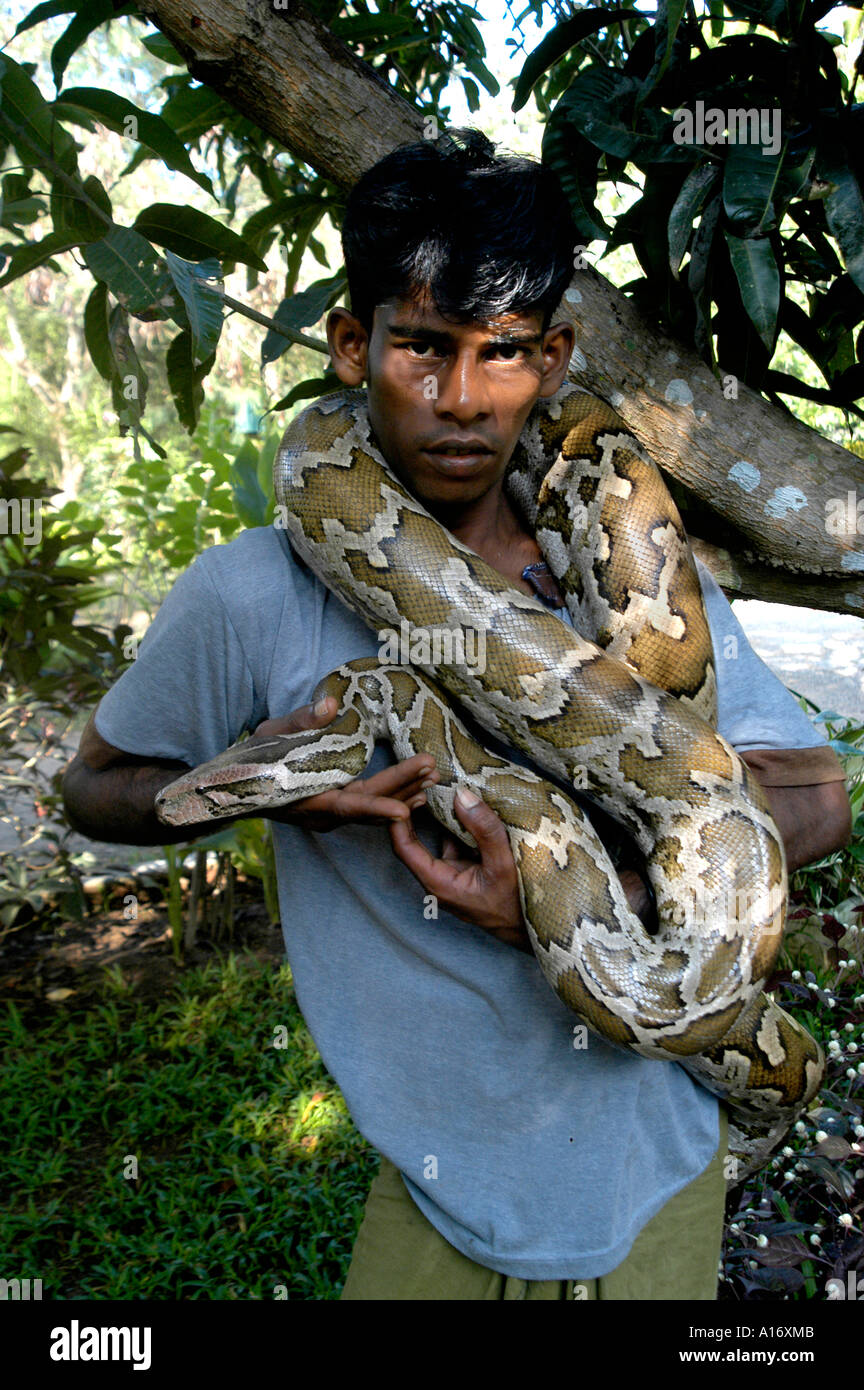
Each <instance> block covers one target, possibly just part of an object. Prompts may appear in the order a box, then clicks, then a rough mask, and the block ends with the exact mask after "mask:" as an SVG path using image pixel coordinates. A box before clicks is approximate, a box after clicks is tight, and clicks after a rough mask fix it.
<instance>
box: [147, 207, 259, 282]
mask: <svg viewBox="0 0 864 1390" xmlns="http://www.w3.org/2000/svg"><path fill="white" fill-rule="evenodd" d="M134 226H135V230H136V231H138V232H140V233H141V235H142V236H146V237H147V239H148V241H155V243H156V245H157V246H167V247H168V249H169V251H173V252H174V254H175V255H176V256H182V257H183V259H184V260H186V261H194V262H197V261H204V260H207V259H208V258H210V257H211V256H216V257H218V259H219V260H231V261H240V262H242V264H243V265H251V266H254V267H255V269H256V270H266V269H267V266H266V264H265V262H264V261H262V259H261V257H260V256H259V255H257V254H256V252H254V251H252V250H250V248H249V247H248V246H247V245H246V242H245V241H244V240H243V238H242V237H241V236H238V235H237V233H236V232H233V231H232V230H231V228H230V227H226V226H224V224H223V223H222V222H217V221H216V219H215V218H214V217H208V215H207V213H206V212H198V210H197V209H196V208H190V207H181V206H178V205H177V204H174V203H153V204H151V206H150V207H149V208H145V209H144V211H143V212H140V213H139V214H138V216H137V217H136V218H135V222H134Z"/></svg>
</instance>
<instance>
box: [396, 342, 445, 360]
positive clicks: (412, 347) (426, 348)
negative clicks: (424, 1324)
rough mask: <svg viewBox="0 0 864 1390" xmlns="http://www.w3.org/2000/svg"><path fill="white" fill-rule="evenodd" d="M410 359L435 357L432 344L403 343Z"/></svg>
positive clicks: (435, 353)
mask: <svg viewBox="0 0 864 1390" xmlns="http://www.w3.org/2000/svg"><path fill="white" fill-rule="evenodd" d="M402 346H403V348H407V349H408V351H409V352H410V354H411V356H412V357H437V355H438V354H437V352H436V349H435V344H434V343H403V344H402Z"/></svg>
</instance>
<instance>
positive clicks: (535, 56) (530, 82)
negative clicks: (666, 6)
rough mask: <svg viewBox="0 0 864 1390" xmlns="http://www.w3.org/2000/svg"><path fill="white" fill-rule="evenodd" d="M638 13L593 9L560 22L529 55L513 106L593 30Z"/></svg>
mask: <svg viewBox="0 0 864 1390" xmlns="http://www.w3.org/2000/svg"><path fill="white" fill-rule="evenodd" d="M637 17H638V16H636V15H635V14H634V11H633V10H623V9H618V10H607V9H592V10H587V11H583V13H581V14H577V15H574V16H573V18H572V19H565V20H564V21H563V22H562V23H561V24H556V26H555V28H554V29H553V30H552V31H551V32H550V33H548V34H547V35H546V37H545V38H544V39H543V41H542V43H540V44H538V46H537V47H536V48H535V49H534V50H533V51H532V52H531V53H529V55H528V57H527V58H526V60H525V63H524V66H523V68H522V71H521V72H520V74H519V79H518V81H517V83H516V87H515V89H514V94H513V106H512V108H511V109H512V110H513V111H520V110H521V109H522V107H523V106H524V105H525V103H526V101H527V100H528V98H529V96H530V95H531V93H532V91H533V90H534V88H535V86H536V85H537V83H538V82H539V80H540V78H541V77H542V76H543V74H544V72H548V70H549V68H551V67H552V64H553V63H557V61H558V59H559V58H563V56H564V54H565V53H568V52H569V51H570V49H571V48H575V47H576V45H577V44H578V43H581V42H582V40H583V39H586V38H587V37H588V36H589V34H596V33H597V31H598V30H599V29H607V28H608V27H609V25H610V24H620V22H621V20H622V19H630V20H632V19H634V18H637Z"/></svg>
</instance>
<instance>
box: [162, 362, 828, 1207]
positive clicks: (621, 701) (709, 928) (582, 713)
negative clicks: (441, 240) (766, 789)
mask: <svg viewBox="0 0 864 1390" xmlns="http://www.w3.org/2000/svg"><path fill="white" fill-rule="evenodd" d="M507 486H508V488H509V491H510V495H511V496H512V498H513V499H514V502H515V504H516V505H517V506H518V507H519V508H520V509H521V511H522V512H523V514H524V516H525V518H526V521H527V522H528V523H529V524H530V525H531V526H532V527H533V529H534V533H535V535H536V538H537V541H538V543H539V545H540V547H541V550H542V551H543V553H544V555H545V556H546V559H547V562H548V564H549V566H550V568H551V569H552V571H553V573H554V574H555V576H556V578H557V579H558V581H559V583H560V584H561V587H562V589H563V591H564V594H565V596H566V600H567V604H568V608H569V611H570V613H571V616H572V619H573V623H574V627H575V631H574V630H572V629H570V628H569V627H568V626H567V625H566V624H565V623H563V622H562V621H561V619H560V618H558V617H556V616H555V615H554V614H553V613H551V612H550V611H549V610H548V608H546V607H545V606H544V605H543V604H542V603H541V602H539V601H538V600H537V599H534V598H532V597H529V596H528V595H526V594H523V593H521V592H520V591H518V590H516V589H514V588H512V587H511V586H510V585H509V584H508V582H507V581H506V579H505V578H504V577H503V576H502V575H500V574H499V573H498V572H497V571H496V570H494V569H492V568H491V567H490V566H489V565H487V564H486V563H485V562H484V561H483V560H481V559H480V558H479V557H478V556H477V555H476V554H474V553H473V552H472V551H470V550H468V549H467V548H466V547H465V546H464V545H462V544H461V543H460V542H459V541H457V540H456V539H455V538H454V537H453V536H452V535H451V534H450V533H449V532H447V531H446V530H444V528H443V527H442V526H441V525H440V524H439V523H438V522H437V521H436V520H434V519H433V518H432V517H431V516H430V515H429V514H428V513H427V512H426V510H425V509H424V507H423V506H422V505H421V503H420V502H419V501H418V500H417V499H416V498H414V497H413V496H412V495H411V494H410V493H409V492H408V491H407V490H406V488H405V487H404V486H403V485H402V483H401V482H400V481H399V480H398V479H397V478H396V476H395V475H394V474H393V473H392V472H391V470H390V469H389V467H388V466H387V464H386V463H385V461H384V459H383V458H382V457H381V455H380V452H379V451H378V448H377V446H376V444H375V441H374V438H373V436H372V434H371V430H370V426H369V420H368V415H367V413H366V409H365V396H364V394H363V393H362V392H356V391H355V392H348V391H346V392H340V393H338V394H337V395H334V396H329V397H325V398H324V399H322V400H320V401H319V402H318V403H316V404H315V405H313V406H312V407H310V408H309V409H307V410H306V411H304V412H303V413H302V414H301V415H300V416H299V417H298V418H297V419H296V420H295V421H294V422H293V423H292V424H291V425H290V426H289V428H288V430H287V432H286V434H285V437H284V439H283V441H282V444H281V447H280V449H279V451H278V453H277V456H276V461H275V487H276V496H277V501H278V503H279V507H280V520H281V523H282V524H284V525H286V526H287V528H288V531H289V534H290V538H291V541H292V543H293V545H294V547H295V549H296V550H297V552H298V553H299V554H300V555H301V556H302V557H303V558H304V560H305V561H306V562H307V563H308V564H309V565H310V566H311V568H312V570H313V571H314V572H315V573H316V574H317V575H318V576H319V578H320V579H321V580H322V581H323V582H324V583H325V584H326V585H327V586H328V587H329V588H330V589H331V590H332V591H333V592H334V593H336V594H338V595H339V597H340V598H342V599H343V600H344V601H345V602H346V603H347V604H348V606H349V607H350V608H352V609H353V610H354V611H355V612H357V613H358V614H359V615H360V616H361V617H362V618H363V619H364V620H365V621H366V622H368V623H369V624H370V625H371V626H372V627H373V628H375V629H376V630H380V629H382V628H385V627H386V628H388V629H391V630H399V629H400V624H404V622H407V624H408V632H409V634H410V644H409V650H410V654H411V659H412V662H413V663H414V664H412V665H411V666H405V665H399V664H393V663H390V664H388V663H383V664H381V663H379V662H376V661H375V660H365V659H364V660H360V661H352V662H349V663H348V664H347V665H345V666H342V667H340V668H339V669H338V670H337V671H334V672H332V673H331V674H330V675H329V676H327V677H326V678H325V679H324V680H323V681H322V682H321V683H320V684H319V686H318V689H317V690H316V692H315V698H318V697H319V696H321V695H322V694H330V695H333V696H335V697H336V699H337V701H338V704H339V710H338V714H337V717H336V718H335V719H334V720H333V722H332V723H331V724H330V725H329V726H327V728H326V729H324V730H323V731H312V732H306V733H301V734H296V735H291V736H282V737H275V738H274V737H270V738H259V739H252V740H250V741H247V742H241V743H240V744H236V745H235V746H234V747H233V748H230V749H228V751H227V752H225V753H223V754H221V755H220V756H219V757H217V758H214V759H213V760H212V761H211V762H209V763H206V764H204V765H203V766H202V767H200V768H196V769H194V770H193V771H192V772H190V773H188V774H186V775H184V776H183V777H181V778H179V779H177V780H176V781H175V782H174V783H172V784H171V785H170V786H169V787H167V788H165V790H164V791H163V792H162V793H161V794H160V796H159V798H158V801H157V810H158V813H159V815H160V816H161V818H162V819H163V820H164V821H166V822H168V823H170V824H173V825H182V824H194V823H198V822H203V821H207V820H216V819H218V818H220V817H222V816H230V815H236V814H237V812H238V811H239V810H243V811H244V812H247V813H249V812H254V811H256V810H262V811H263V810H267V809H268V808H274V807H276V806H279V805H285V804H287V803H289V802H291V801H294V800H297V799H298V798H301V797H305V796H309V795H312V794H314V793H315V792H319V791H324V790H328V789H330V788H333V787H337V786H341V785H344V784H345V783H347V782H348V781H350V780H352V779H353V778H355V777H357V776H358V775H359V774H360V773H361V772H362V771H363V769H364V768H365V766H366V764H367V762H368V759H369V757H370V756H371V752H372V748H373V745H374V742H375V740H376V738H380V737H384V738H387V739H389V740H390V742H391V743H392V745H393V748H394V750H395V752H396V755H397V756H398V757H399V758H407V757H410V756H412V755H413V754H414V753H419V752H428V753H431V754H432V755H433V756H434V758H435V762H436V765H437V768H438V771H439V773H440V775H441V779H440V784H439V785H438V786H435V787H433V788H431V790H429V792H428V793H427V796H428V801H429V804H430V807H431V809H432V811H433V812H434V814H435V815H436V816H437V818H438V819H439V821H441V823H442V824H443V825H445V826H446V828H447V829H448V830H449V831H451V832H452V833H454V834H456V835H458V836H459V837H460V838H461V839H463V840H465V841H467V842H469V843H471V840H470V836H468V835H467V834H466V832H465V830H464V829H463V827H462V826H461V823H460V822H459V821H458V820H457V819H456V817H455V815H454V812H453V797H454V793H455V790H456V787H457V786H458V785H459V784H463V785H467V786H469V787H471V788H473V789H474V790H476V791H477V792H479V793H480V794H481V795H482V797H483V799H484V800H485V801H486V802H487V804H488V805H490V806H492V808H493V809H494V810H495V811H496V812H497V813H498V814H499V815H500V816H501V817H502V819H503V820H504V822H505V824H506V825H507V828H508V834H509V837H510V843H511V847H512V850H513V854H514V858H515V860H516V864H517V868H518V872H519V882H520V893H521V898H522V904H523V910H524V915H525V920H526V923H527V926H528V932H529V936H530V939H531V943H532V946H533V948H534V952H535V955H536V957H537V959H538V961H539V963H540V965H541V967H542V969H543V971H544V973H545V975H546V977H547V979H548V981H549V983H550V984H551V985H552V987H553V988H554V989H555V991H556V993H557V994H558V996H559V998H560V999H562V1000H563V1001H564V1002H565V1003H566V1004H567V1005H568V1006H569V1007H570V1008H571V1009H573V1010H574V1011H575V1012H576V1014H577V1015H578V1016H579V1017H580V1018H581V1019H582V1020H583V1021H584V1022H585V1023H586V1024H588V1025H589V1026H590V1027H591V1028H593V1029H594V1030H596V1031H597V1032H598V1033H600V1034H601V1035H602V1036H603V1037H604V1038H606V1039H608V1040H609V1041H610V1042H612V1043H615V1044H617V1045H619V1046H623V1047H626V1048H629V1049H631V1050H633V1051H634V1052H638V1053H640V1054H641V1055H643V1056H647V1057H654V1058H659V1059H665V1060H669V1059H673V1060H675V1061H677V1062H679V1063H680V1064H681V1065H682V1066H684V1067H686V1069H687V1070H688V1071H689V1072H690V1073H691V1074H692V1075H693V1076H694V1077H695V1078H696V1079H697V1080H698V1081H699V1082H701V1083H702V1084H703V1085H704V1086H706V1087H707V1088H708V1089H709V1090H710V1091H712V1092H714V1093H715V1094H716V1095H718V1096H720V1097H721V1098H722V1099H723V1100H724V1101H725V1102H726V1104H727V1106H728V1107H729V1110H730V1115H731V1120H732V1124H731V1126H730V1153H731V1154H732V1155H733V1156H734V1158H735V1159H736V1163H734V1164H732V1165H730V1167H729V1176H730V1179H731V1180H732V1181H735V1180H740V1179H741V1178H742V1177H743V1176H745V1175H746V1174H748V1173H750V1172H752V1171H754V1170H755V1169H756V1168H758V1167H760V1166H761V1165H762V1164H763V1163H764V1162H765V1161H766V1160H767V1158H768V1156H769V1155H770V1154H771V1153H772V1152H773V1151H774V1149H776V1147H777V1146H778V1144H779V1143H780V1142H781V1141H782V1139H783V1138H784V1136H785V1134H786V1133H787V1131H788V1129H789V1127H790V1125H791V1124H792V1123H793V1122H794V1120H795V1119H796V1118H797V1116H798V1115H799V1114H800V1113H801V1110H802V1109H803V1107H804V1106H805V1105H806V1104H807V1103H808V1102H809V1100H810V1099H811V1098H812V1097H813V1095H814V1094H815V1093H816V1091H817V1089H818V1086H819V1083H820V1081H821V1077H822V1071H823V1057H822V1053H821V1050H820V1048H819V1046H818V1044H817V1043H816V1042H815V1041H814V1040H813V1038H811V1037H810V1035H809V1034H808V1033H807V1032H806V1031H805V1030H804V1029H803V1028H802V1027H801V1026H800V1025H799V1024H798V1023H797V1022H796V1021H795V1020H794V1019H793V1018H791V1017H790V1016H789V1015H788V1014H786V1013H785V1012H783V1011H782V1010H781V1009H780V1008H779V1007H778V1006H777V1005H776V1004H775V1003H774V1002H773V1000H771V998H770V997H769V996H767V995H765V994H764V993H763V992H762V988H763V984H764V981H765V979H766V977H767V976H768V974H769V972H770V970H771V967H772V963H773V961H774V959H775V956H776V954H777V950H778V948H779V945H780V941H781V936H782V930H783V922H784V913H785V894H786V873H785V856H784V851H783V844H782V841H781V839H780V836H779V833H778V831H777V829H776V827H775V825H774V822H773V820H772V818H771V815H770V812H769V808H768V803H767V800H766V798H765V795H764V793H763V792H762V790H761V788H760V787H759V785H758V783H757V782H756V781H755V779H754V778H753V776H752V775H751V773H750V772H749V771H748V769H747V767H746V766H745V764H744V763H743V761H742V760H741V759H740V758H739V757H738V756H737V755H736V753H735V752H734V750H733V749H732V748H731V747H730V745H729V744H728V743H727V742H726V741H725V740H724V739H723V738H721V737H720V736H719V735H718V734H717V733H716V732H715V729H714V728H713V727H712V725H713V723H714V721H715V715H716V711H715V673H714V665H713V657H712V649H711V640H710V634H709V630H708V625H707V619H706V616H705V610H704V606H703V602H702V596H701V589H700V585H699V580H698V575H697V573H696V569H695V565H694V562H693V558H692V554H691V552H690V549H689V546H688V544H687V539H686V536H685V533H684V530H683V527H682V524H681V520H680V517H679V515H678V512H677V509H676V507H675V505H674V503H673V501H672V498H671V497H670V495H669V493H668V490H667V488H666V486H665V484H664V482H663V480H662V478H661V476H660V474H659V471H658V470H657V468H656V467H655V465H654V464H653V463H652V462H651V460H650V459H648V458H647V457H646V456H645V454H644V453H643V451H642V449H641V448H640V446H639V444H638V442H637V441H636V440H635V439H634V437H633V436H632V435H631V434H630V432H629V431H628V430H627V428H626V426H625V425H624V424H623V422H622V421H621V420H620V418H619V417H618V416H617V415H616V414H615V412H614V411H613V410H612V409H611V408H610V407H609V406H608V405H606V404H605V402H603V401H601V400H598V399H597V398H596V397H594V396H591V395H589V394H587V393H586V392H584V391H581V390H579V389H578V388H575V387H573V386H566V387H564V388H563V389H562V391H560V392H559V393H558V394H557V396H556V397H554V398H552V399H551V400H550V401H547V402H540V403H539V404H538V406H537V407H535V409H534V411H533V412H532V415H531V416H530V417H529V421H528V424H527V425H526V427H525V429H524V430H523V432H522V435H521V436H520V440H519V444H518V446H517V449H516V451H515V454H514V458H513V461H512V463H511V466H510V471H509V473H508V479H507ZM404 630H405V629H404V625H403V627H402V631H403V633H404ZM478 633H482V634H483V638H484V639H485V654H486V660H485V666H483V664H482V663H470V662H468V661H467V660H466V657H465V653H466V650H471V646H470V643H471V639H472V638H475V639H476V635H477V634H478ZM436 637H437V638H438V641H437V643H436V641H435V639H436ZM436 647H437V650H436ZM481 668H482V669H481ZM421 670H422V671H424V672H425V673H426V674H425V675H423V674H421ZM427 677H434V678H435V681H434V683H433V682H432V681H430V680H429V679H427ZM442 687H443V689H442ZM445 691H446V692H447V693H445ZM454 700H455V701H456V702H458V704H459V705H460V706H461V707H462V708H463V710H464V711H466V712H467V713H468V714H469V715H470V716H471V717H472V718H473V719H474V720H475V721H476V722H477V723H478V724H480V725H481V726H482V727H484V728H485V729H487V730H489V731H490V732H491V733H493V734H495V735H496V736H499V737H501V738H502V739H503V740H504V741H505V742H509V743H510V744H511V745H512V746H514V747H516V748H519V749H521V750H522V751H523V752H524V753H526V754H527V755H528V756H529V757H530V758H531V760H532V761H533V762H534V763H535V764H536V765H538V766H539V767H541V768H543V769H544V770H545V771H546V772H547V773H549V774H551V775H552V776H553V777H555V778H557V779H559V780H561V781H563V782H564V783H565V784H567V785H570V786H573V787H575V788H577V789H578V790H580V791H584V792H585V793H586V794H587V795H588V797H589V798H591V799H592V800H594V801H596V802H597V803H598V804H599V805H600V806H601V807H603V808H604V809H605V810H606V811H607V812H609V813H610V814H611V815H612V816H613V817H615V818H616V819H617V820H618V821H619V822H620V823H621V824H622V825H623V826H624V827H626V829H627V831H629V833H630V835H631V836H632V838H633V840H635V842H636V844H637V845H638V847H639V849H640V850H641V851H642V853H643V854H644V856H645V859H646V865H647V871H648V876H649V879H650V882H651V885H652V887H653V890H654V894H655V897H656V904H657V916H658V922H659V929H658V930H657V931H656V933H655V934H653V935H650V934H649V933H648V932H646V931H645V929H644V928H643V927H642V925H641V923H640V922H639V920H638V919H637V918H636V916H635V915H634V914H633V913H632V912H631V910H630V908H629V906H628V903H627V900H626V898H625V896H624V893H623V890H622V888H621V885H620V881H619V879H618V876H617V875H616V873H615V872H614V869H613V867H612V864H611V862H610V860H609V857H608V855H607V853H606V851H605V850H604V848H603V845H602V843H601V842H600V840H599V838H598V836H597V834H596V832H595V831H594V829H593V828H592V826H591V823H590V821H589V820H588V819H587V817H586V816H585V814H584V813H583V812H582V811H581V809H580V808H579V807H578V805H577V804H576V803H575V802H574V801H573V800H572V799H571V798H570V797H569V796H567V795H565V794H564V792H563V791H562V790H561V788H560V787H559V786H557V785H555V784H554V783H552V782H549V781H546V780H545V779H543V778H542V777H540V776H538V775H536V774H535V773H533V772H530V771H528V770H527V769H525V768H524V767H521V766H518V765H516V764H515V763H512V762H509V761H508V760H506V759H504V758H501V757H498V756H496V755H494V754H493V753H491V752H490V751H489V750H488V749H486V748H484V747H483V746H482V744H480V743H478V741H477V740H476V738H474V737H473V736H472V734H471V733H469V731H468V729H467V728H466V726H465V724H464V723H463V722H462V721H461V720H460V719H459V717H458V715H457V714H456V712H455V710H454V707H453V701H454Z"/></svg>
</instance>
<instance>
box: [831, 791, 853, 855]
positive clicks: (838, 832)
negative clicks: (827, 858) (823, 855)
mask: <svg viewBox="0 0 864 1390" xmlns="http://www.w3.org/2000/svg"><path fill="white" fill-rule="evenodd" d="M828 785H829V787H830V788H831V795H830V800H829V806H830V815H829V825H828V831H829V834H830V837H831V848H830V849H829V850H828V851H827V853H829V854H833V853H834V852H835V851H836V850H839V849H845V848H846V846H847V845H848V843H849V841H850V840H851V839H852V803H851V801H850V800H849V793H848V792H847V790H846V783H845V782H829V783H828Z"/></svg>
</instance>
